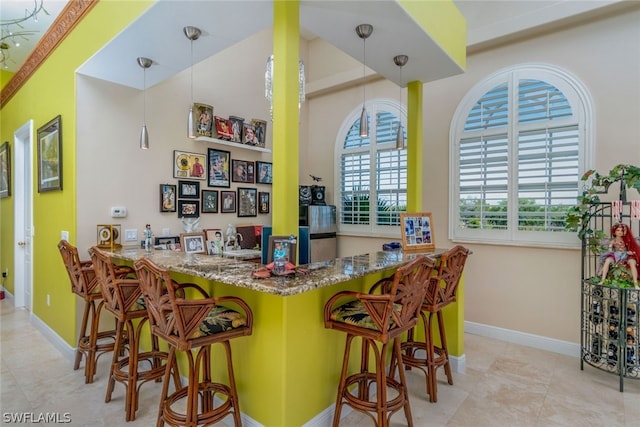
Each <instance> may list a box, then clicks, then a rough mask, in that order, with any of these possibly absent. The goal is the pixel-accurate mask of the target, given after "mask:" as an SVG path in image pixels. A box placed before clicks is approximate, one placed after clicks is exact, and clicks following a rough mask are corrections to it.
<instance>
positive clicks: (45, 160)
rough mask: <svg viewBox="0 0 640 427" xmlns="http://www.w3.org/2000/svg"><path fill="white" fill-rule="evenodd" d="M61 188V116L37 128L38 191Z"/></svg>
mask: <svg viewBox="0 0 640 427" xmlns="http://www.w3.org/2000/svg"><path fill="white" fill-rule="evenodd" d="M55 190H62V117H61V116H56V117H55V118H53V119H52V120H50V121H49V122H47V123H46V124H45V125H44V126H42V127H40V128H38V193H44V192H45V191H55Z"/></svg>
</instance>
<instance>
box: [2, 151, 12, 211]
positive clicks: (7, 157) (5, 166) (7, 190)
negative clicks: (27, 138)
mask: <svg viewBox="0 0 640 427" xmlns="http://www.w3.org/2000/svg"><path fill="white" fill-rule="evenodd" d="M9 196H11V148H10V147H9V142H8V141H7V142H5V143H3V144H2V146H1V147H0V199H2V198H5V197H9Z"/></svg>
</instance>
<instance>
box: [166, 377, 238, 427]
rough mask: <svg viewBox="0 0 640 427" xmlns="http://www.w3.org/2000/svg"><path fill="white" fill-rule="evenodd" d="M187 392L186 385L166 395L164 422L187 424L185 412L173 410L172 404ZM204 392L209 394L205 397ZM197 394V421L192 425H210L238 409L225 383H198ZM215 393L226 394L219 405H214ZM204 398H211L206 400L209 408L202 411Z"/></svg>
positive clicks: (185, 396) (173, 424)
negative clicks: (198, 403)
mask: <svg viewBox="0 0 640 427" xmlns="http://www.w3.org/2000/svg"><path fill="white" fill-rule="evenodd" d="M188 394H189V387H188V386H187V387H182V388H181V389H180V390H177V391H175V392H174V393H172V394H170V395H169V396H167V398H166V400H165V402H164V405H163V410H162V418H163V420H164V422H165V423H166V424H169V425H170V426H176V427H177V426H185V425H187V416H186V414H184V413H181V412H177V411H175V410H173V409H172V406H173V405H174V404H176V403H177V402H179V401H181V400H183V399H186V398H187V395H188ZM205 394H209V396H207V397H206V398H205ZM198 395H199V399H198V400H199V402H200V405H198V414H197V422H196V423H195V424H194V425H198V426H199V425H211V424H213V423H216V422H218V421H220V420H222V419H223V418H225V417H226V416H227V415H229V414H233V413H234V411H238V408H237V402H233V398H232V394H231V389H230V388H229V386H227V385H225V384H221V383H213V382H201V383H198ZM216 395H223V396H226V399H225V400H224V401H222V403H221V404H220V405H218V406H217V407H214V399H215V397H216ZM204 399H211V400H210V401H209V402H208V404H209V405H210V408H211V409H209V410H207V411H204V410H203V408H202V405H201V403H202V401H203V400H204ZM189 425H190V424H189Z"/></svg>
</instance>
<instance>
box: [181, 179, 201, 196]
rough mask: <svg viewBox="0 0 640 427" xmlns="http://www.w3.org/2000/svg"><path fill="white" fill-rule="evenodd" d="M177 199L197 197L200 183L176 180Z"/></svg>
mask: <svg viewBox="0 0 640 427" xmlns="http://www.w3.org/2000/svg"><path fill="white" fill-rule="evenodd" d="M178 198H179V199H199V198H200V183H199V182H198V181H178Z"/></svg>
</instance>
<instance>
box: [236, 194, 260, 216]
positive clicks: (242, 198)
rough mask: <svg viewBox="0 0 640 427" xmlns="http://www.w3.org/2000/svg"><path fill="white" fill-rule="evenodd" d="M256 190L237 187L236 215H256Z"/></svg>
mask: <svg viewBox="0 0 640 427" xmlns="http://www.w3.org/2000/svg"><path fill="white" fill-rule="evenodd" d="M257 196H258V190H257V189H255V188H242V187H238V216H239V217H246V216H257V215H258V210H257V201H258V197H257Z"/></svg>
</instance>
